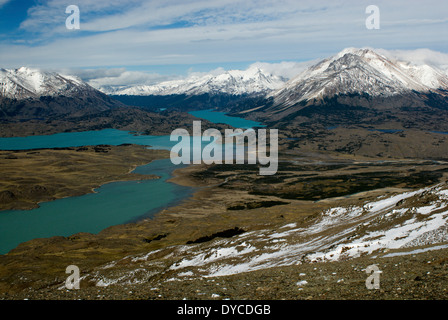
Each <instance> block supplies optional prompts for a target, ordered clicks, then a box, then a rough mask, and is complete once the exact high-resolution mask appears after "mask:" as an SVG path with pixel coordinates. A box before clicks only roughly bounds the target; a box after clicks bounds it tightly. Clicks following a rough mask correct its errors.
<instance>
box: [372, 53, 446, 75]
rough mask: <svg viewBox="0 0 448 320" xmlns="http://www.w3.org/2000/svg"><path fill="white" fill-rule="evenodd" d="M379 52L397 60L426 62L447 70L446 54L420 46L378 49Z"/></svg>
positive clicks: (415, 62)
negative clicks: (408, 48)
mask: <svg viewBox="0 0 448 320" xmlns="http://www.w3.org/2000/svg"><path fill="white" fill-rule="evenodd" d="M377 51H378V52H380V53H383V54H385V55H386V56H390V57H393V58H395V59H397V60H404V61H410V62H412V63H414V64H417V65H423V64H427V65H430V66H433V67H436V68H438V69H441V70H443V71H445V72H448V54H447V53H443V52H438V51H434V50H430V49H427V48H421V49H416V50H384V49H378V50H377Z"/></svg>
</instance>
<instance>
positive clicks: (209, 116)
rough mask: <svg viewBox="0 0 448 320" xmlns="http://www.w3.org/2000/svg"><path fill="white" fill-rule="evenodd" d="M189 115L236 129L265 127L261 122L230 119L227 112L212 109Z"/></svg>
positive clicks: (193, 112) (236, 118) (192, 112)
mask: <svg viewBox="0 0 448 320" xmlns="http://www.w3.org/2000/svg"><path fill="white" fill-rule="evenodd" d="M189 114H191V115H193V116H195V117H197V118H201V119H205V120H208V121H210V122H213V123H225V124H228V125H231V126H232V127H235V128H241V129H249V128H253V127H264V125H263V124H262V123H260V122H256V121H251V120H246V119H243V118H238V117H230V116H228V115H226V113H225V112H217V111H213V110H211V109H210V110H199V111H191V112H189Z"/></svg>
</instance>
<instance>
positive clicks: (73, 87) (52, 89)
mask: <svg viewBox="0 0 448 320" xmlns="http://www.w3.org/2000/svg"><path fill="white" fill-rule="evenodd" d="M85 90H88V91H94V90H95V89H94V88H92V87H91V86H89V85H88V84H87V83H85V82H83V81H81V80H80V79H78V78H76V77H74V76H66V75H64V76H63V75H60V74H57V73H53V72H44V71H40V70H38V69H31V68H27V67H21V68H19V69H12V70H6V69H0V95H1V96H3V97H6V98H10V99H18V100H21V99H27V98H38V97H41V96H72V95H75V94H76V93H79V92H80V91H85Z"/></svg>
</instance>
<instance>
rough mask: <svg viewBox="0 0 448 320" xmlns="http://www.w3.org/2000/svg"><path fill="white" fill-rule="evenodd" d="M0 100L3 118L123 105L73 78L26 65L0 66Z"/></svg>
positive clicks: (46, 115) (62, 113)
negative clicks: (11, 68) (17, 67)
mask: <svg viewBox="0 0 448 320" xmlns="http://www.w3.org/2000/svg"><path fill="white" fill-rule="evenodd" d="M0 103H1V107H0V116H1V117H2V120H3V121H5V120H8V119H9V120H29V119H35V118H47V119H48V118H49V117H54V116H61V115H70V116H73V115H75V116H80V115H84V114H89V113H97V112H101V111H105V110H110V109H111V108H115V107H121V106H123V104H122V103H120V102H118V101H116V100H113V99H111V98H110V97H108V96H107V95H105V94H103V93H102V92H100V91H98V90H96V89H94V88H93V87H91V86H89V85H88V84H87V83H85V82H83V81H81V80H80V79H78V78H76V77H73V76H63V75H60V74H57V73H53V72H45V71H41V70H38V69H31V68H26V67H21V68H19V69H13V70H6V69H0Z"/></svg>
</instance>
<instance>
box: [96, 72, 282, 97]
mask: <svg viewBox="0 0 448 320" xmlns="http://www.w3.org/2000/svg"><path fill="white" fill-rule="evenodd" d="M285 82H286V79H284V78H281V77H278V76H275V75H272V74H270V73H268V72H265V71H263V70H261V69H260V68H257V67H251V68H249V69H247V70H244V71H242V70H230V71H225V72H223V73H221V74H218V75H213V74H206V75H201V76H190V77H188V78H186V79H182V80H172V81H165V82H161V83H158V84H155V85H140V86H122V87H102V88H100V90H101V91H103V92H104V93H107V94H110V95H131V96H132V95H133V96H150V95H158V96H167V95H187V96H194V95H204V94H211V95H214V94H228V95H247V94H249V95H260V94H266V93H268V92H270V91H272V90H276V89H279V88H281V87H282V86H283V85H284V84H285Z"/></svg>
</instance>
